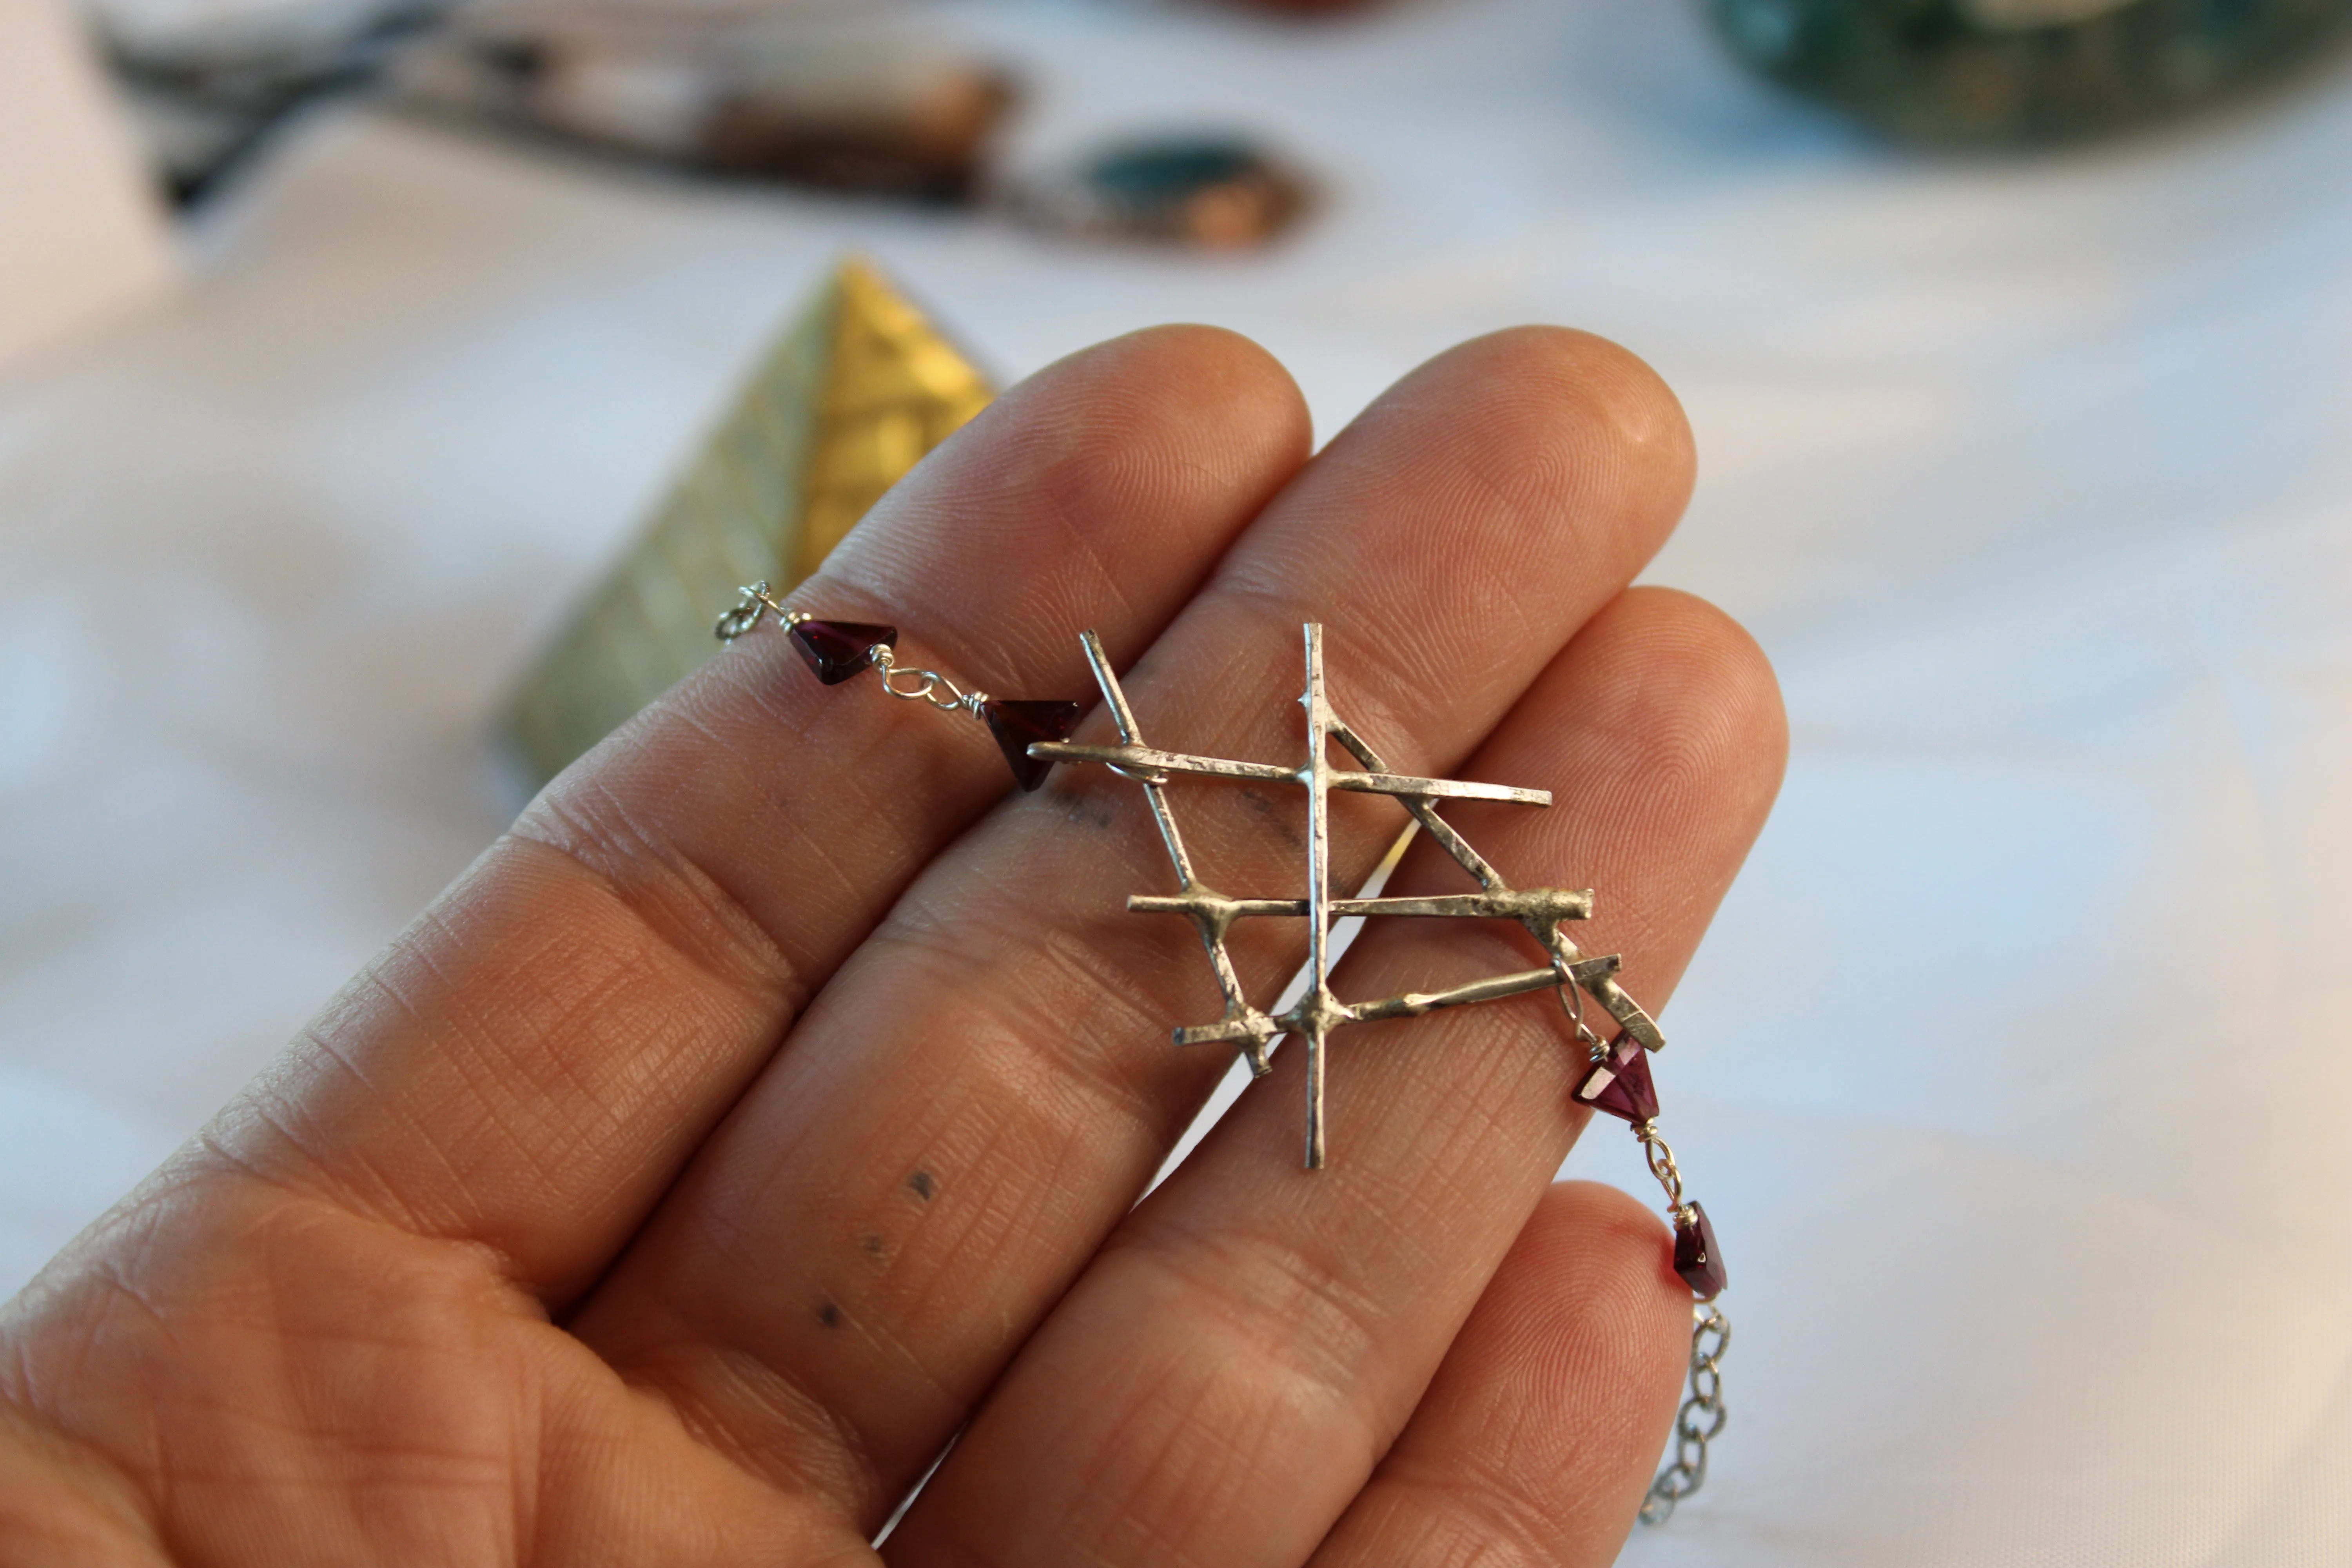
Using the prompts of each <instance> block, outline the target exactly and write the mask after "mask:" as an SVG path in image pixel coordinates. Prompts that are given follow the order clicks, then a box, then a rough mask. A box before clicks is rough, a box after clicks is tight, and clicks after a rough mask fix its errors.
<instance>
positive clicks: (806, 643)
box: [793, 621, 898, 686]
mask: <svg viewBox="0 0 2352 1568" xmlns="http://www.w3.org/2000/svg"><path fill="white" fill-rule="evenodd" d="M897 641H898V627H896V626H875V625H873V624H871V623H869V622H866V621H797V622H795V623H793V647H796V648H798V649H800V650H801V657H802V658H804V659H806V660H808V667H809V668H811V669H814V670H815V671H816V678H817V679H819V680H822V681H824V683H825V684H826V685H827V686H838V685H840V684H841V683H842V682H843V681H845V680H847V679H849V678H850V677H851V676H853V675H856V673H857V672H858V671H859V670H861V669H864V668H866V667H867V666H868V665H870V664H872V663H873V662H874V645H875V644H876V643H885V642H897Z"/></svg>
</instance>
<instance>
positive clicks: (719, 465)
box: [503, 259, 995, 788]
mask: <svg viewBox="0 0 2352 1568" xmlns="http://www.w3.org/2000/svg"><path fill="white" fill-rule="evenodd" d="M994 396H995V391H994V389H993V388H992V386H991V385H990V384H989V383H988V381H987V379H986V378H985V377H983V376H982V374H980V372H979V371H977V370H975V369H974V368H973V367H972V365H971V362H970V361H969V360H967V359H966V358H965V357H964V356H963V354H961V353H959V352H958V351H957V350H956V349H955V347H954V346H953V345H951V344H950V342H948V341H947V339H946V338H945V337H943V336H942V335H941V334H940V331H939V330H938V329H937V328H936V327H934V326H932V325H931V323H930V322H929V321H928V320H927V319H926V318H925V317H924V315H923V313H922V312H921V311H920V310H917V309H916V308H915V307H914V306H913V305H912V304H910V303H908V300H906V298H905V297H904V296H902V295H901V294H899V293H898V290H897V289H893V288H892V287H891V285H890V283H889V282H888V280H887V279H885V278H884V277H883V276H882V275H881V273H879V272H878V271H877V270H876V269H875V268H873V267H872V266H871V265H870V264H868V263H866V262H865V261H861V260H856V259H852V260H849V261H845V262H843V263H842V264H841V265H840V267H839V268H836V269H835V272H834V275H833V277H832V278H831V279H828V280H827V282H826V283H825V284H824V287H823V288H822V289H819V290H818V292H817V294H816V295H815V297H814V299H812V300H810V301H809V303H808V304H807V306H806V307H804V308H803V310H802V311H801V313H800V315H799V316H798V317H797V318H796V319H795V320H794V321H793V324H792V325H791V326H790V327H788V328H787V329H785V331H784V332H783V334H782V336H781V337H780V338H779V339H778V340H777V342H776V344H775V346H774V347H773V348H772V349H771V350H770V351H769V352H768V354H767V355H766V357H765V358H764V359H763V360H762V361H761V363H760V367H759V368H758V369H757V370H756V371H754V372H753V373H752V374H751V379H750V381H749V382H748V383H747V384H745V386H744V387H743V389H742V391H741V392H740V393H739V394H737V395H736V397H735V400H734V401H733V403H731V404H730V405H729V406H728V408H727V411H726V412H725V413H724V414H723V415H722V416H720V417H719V422H718V424H717V426H716V427H715V428H714V429H713V430H712V432H711V434H710V436H709V438H708V439H707V440H705V441H704V442H703V444H702V446H701V447H700V449H699V450H698V452H697V453H696V455H695V456H694V458H693V459H692V460H691V461H690V462H689V463H688V466H687V468H686V470H685V472H684V474H683V475H682V476H681V477H680V478H679V479H678V481H677V484H676V486H675V487H673V488H672V489H671V490H670V492H669V495H668V497H667V499H666V500H664V501H663V502H662V503H661V505H660V506H659V507H658V508H657V509H656V511H655V513H654V516H653V520H652V521H650V522H649V523H648V524H647V525H646V529H645V531H644V532H643V533H642V534H641V535H640V536H639V537H638V540H637V542H636V543H635V546H634V547H633V548H632V549H631V550H630V552H629V553H628V554H627V555H626V556H625V558H624V559H623V560H622V561H621V562H620V563H619V564H618V565H617V566H615V567H614V570H613V571H612V573H611V574H609V575H607V576H606V577H605V579H604V583H603V584H602V585H600V586H599V587H598V588H597V589H596V590H595V591H594V592H593V593H592V594H591V595H589V597H588V599H587V601H586V602H585V603H584V604H583V605H582V606H581V607H580V609H579V610H578V611H577V612H576V613H575V614H574V615H573V616H572V620H571V622H570V624H569V625H568V626H565V627H564V629H563V630H562V633H561V634H559V635H558V636H557V637H556V638H555V640H554V642H553V643H552V644H551V646H550V647H549V648H548V650H547V652H546V653H545V654H544V655H542V656H541V658H540V659H539V661H538V663H537V664H536V665H534V666H533V667H532V668H531V669H530V673H529V674H528V675H526V676H525V677H524V679H523V681H522V684H521V686H520V689H518V690H517V692H516V695H515V697H514V699H513V700H512V701H511V702H510V703H509V706H508V709H507V712H506V719H505V723H504V726H503V728H504V730H505V732H506V735H507V737H508V739H509V742H510V743H511V748H512V750H513V751H514V752H515V753H516V754H517V756H518V757H519V758H520V761H521V763H522V764H523V766H524V768H525V770H526V771H527V773H529V775H530V784H531V785H532V787H534V788H536V787H537V786H539V785H541V784H545V783H546V782H547V781H548V780H549V779H551V778H553V777H554V776H555V775H556V774H557V773H560V772H562V770H563V768H564V767H565V765H566V764H568V763H571V762H572V759H573V758H575V757H577V756H579V755H580V754H581V753H582V752H585V751H587V750H588V748H589V747H591V746H593V745H594V744H595V743H596V742H599V741H601V740H603V739H604V737H605V736H606V735H608V734H610V733H611V732H612V731H614V729H616V728H618V727H619V726H620V725H621V724H622V723H624V722H625V721H627V720H628V718H629V717H630V716H631V715H632V714H634V713H635V712H636V711H637V710H638V709H640V708H642V707H644V706H645V705H646V703H647V702H649V701H651V700H653V699H654V698H656V697H657V696H659V695H660V694H661V693H662V692H663V691H664V690H666V689H668V687H669V686H670V685H671V684H672V683H673V682H675V681H677V679H680V678H681V677H683V676H685V675H687V674H688V673H689V672H691V671H692V670H694V669H695V668H697V667H698V666H699V665H701V664H702V663H703V662H704V661H705V660H706V659H708V658H710V657H711V655H713V654H714V653H716V652H717V651H718V648H719V645H718V644H717V643H714V642H713V641H712V640H711V637H710V606H711V605H713V604H719V603H724V602H726V601H728V600H730V599H732V598H733V597H734V596H735V593H736V588H737V585H738V584H742V583H748V582H753V581H757V580H760V579H765V580H767V581H769V582H771V583H772V584H775V587H776V591H777V592H778V593H779V594H782V593H784V592H787V591H789V590H790V589H791V587H792V586H793V584H796V583H798V582H800V581H801V579H803V577H806V576H807V575H808V574H810V573H812V572H814V571H815V570H816V568H817V566H818V565H819V564H820V563H822V562H823V561H824V558H825V556H826V555H827V554H828V553H830V552H831V551H832V550H833V547H834V546H835V545H836V544H838V543H840V542H841V541H842V538H843V536H845V534H847V533H848V532H849V531H850V529H851V528H853V527H855V526H856V522H857V520H858V519H860V518H862V517H864V516H865V515H866V511H867V510H868V509H870V508H871V507H872V506H873V505H874V503H875V502H876V501H877V500H880V499H881V496H882V492H883V491H885V490H887V489H889V488H890V487H891V486H892V485H894V484H896V483H898V480H899V479H901V478H902V477H904V476H905V474H906V473H907V472H908V470H909V469H910V468H913V467H914V466H915V465H916V464H917V463H919V462H920V461H921V460H922V458H923V456H924V454H926V453H928V452H929V451H930V449H931V448H932V447H936V446H938V445H939V444H940V442H942V441H944V440H946V439H947V438H948V437H950V436H951V435H953V434H954V433H955V432H956V431H957V430H959V429H961V428H962V426H964V424H965V422H966V421H968V420H970V419H971V416H973V415H975V414H978V413H979V412H980V411H981V410H982V408H985V407H986V406H988V404H989V402H990V401H991V400H992V398H993V397H994Z"/></svg>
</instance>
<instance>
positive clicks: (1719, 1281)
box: [1675, 1204, 1723, 1301]
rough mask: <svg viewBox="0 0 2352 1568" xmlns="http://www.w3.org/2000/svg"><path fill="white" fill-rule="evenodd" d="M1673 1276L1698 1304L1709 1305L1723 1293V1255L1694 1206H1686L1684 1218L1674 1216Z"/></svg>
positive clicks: (1702, 1213)
mask: <svg viewBox="0 0 2352 1568" xmlns="http://www.w3.org/2000/svg"><path fill="white" fill-rule="evenodd" d="M1675 1273H1677V1274H1679V1275H1681V1276H1682V1277H1683V1283H1684V1284H1685V1285H1687V1286H1689V1287H1690V1288H1691V1294H1692V1295H1693V1296H1694V1297H1696V1298H1697V1299H1698V1300H1702V1301H1712V1300H1715V1299H1716V1298H1717V1296H1719V1295H1721V1294H1722V1293H1723V1254H1722V1252H1721V1251H1720V1250H1719V1249H1718V1248H1717V1247H1716V1245H1715V1226H1711V1225H1709V1224H1707V1222H1706V1210H1705V1209H1703V1208H1701V1207H1699V1206H1698V1205H1696V1204H1692V1205H1689V1213H1688V1215H1687V1217H1685V1215H1675Z"/></svg>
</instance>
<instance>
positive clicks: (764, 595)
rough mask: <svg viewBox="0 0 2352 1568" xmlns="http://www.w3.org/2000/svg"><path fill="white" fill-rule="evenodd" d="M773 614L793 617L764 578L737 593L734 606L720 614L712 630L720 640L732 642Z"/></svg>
mask: <svg viewBox="0 0 2352 1568" xmlns="http://www.w3.org/2000/svg"><path fill="white" fill-rule="evenodd" d="M771 615H773V616H775V617H776V619H778V620H780V621H789V620H791V619H792V618H793V617H792V616H791V615H790V614H788V613H787V612H786V611H785V609H784V606H783V605H781V604H779V603H778V602H777V601H776V596H775V595H774V594H773V593H772V592H771V591H770V589H769V586H768V584H767V581H766V579H764V578H763V579H761V581H759V582H757V583H751V584H746V585H745V586H744V587H743V588H742V589H741V590H740V592H739V593H738V594H737V595H736V596H735V606H734V608H732V609H730V610H729V611H728V612H727V613H726V614H725V615H723V616H719V619H718V621H717V623H716V624H715V625H713V626H711V628H710V630H711V633H712V635H714V636H715V637H718V638H719V641H720V642H723V643H731V642H733V641H734V640H735V639H736V638H737V637H744V636H746V635H748V634H749V633H751V631H752V630H753V629H754V628H756V627H757V626H759V624H760V623H761V621H762V620H764V619H766V618H767V617H768V616H771Z"/></svg>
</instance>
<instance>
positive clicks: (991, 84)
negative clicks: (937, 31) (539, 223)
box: [388, 5, 1018, 201]
mask: <svg viewBox="0 0 2352 1568" xmlns="http://www.w3.org/2000/svg"><path fill="white" fill-rule="evenodd" d="M388 83H389V85H390V87H391V89H392V90H393V92H394V96H395V98H396V99H398V100H401V101H403V102H405V103H408V104H411V105H414V106H416V107H419V108H423V109H426V110H434V111H436V112H441V113H446V114H453V115H458V116H463V117H468V118H475V119H480V120H485V121H492V122H495V123H497V124H499V125H502V126H506V127H509V128H510V129H516V130H521V131H527V132H535V133H539V134H541V135H546V136H551V137H554V138H558V139H561V140H564V141H569V142H577V143H582V144H584V145H587V146H591V147H594V148H598V149H601V150H604V151H606V152H611V153H624V154H629V155H635V156H638V157H645V158H651V159H657V160H661V161H664V162H668V163H680V164H685V165H688V166H690V167H695V168H699V169H704V170H709V171H714V172H719V173H725V174H743V175H751V176H757V177H762V178H771V179H781V180H789V181H793V182H796V183H799V184H811V185H819V186H824V187H827V188H830V189H835V190H852V191H868V192H878V193H882V194H886V195H900V196H914V197H919V198H922V199H926V200H935V201H953V200H959V199H961V198H962V197H963V196H964V195H966V194H967V193H968V192H969V191H970V190H971V186H972V184H973V182H974V179H975V177H976V176H977V174H978V173H979V171H980V170H981V168H982V164H983V163H985V161H986V159H987V156H988V153H989V151H990V149H991V146H992V142H993V140H994V137H995V134H996V132H997V131H998V129H999V127H1000V126H1001V125H1002V124H1003V121H1004V119H1005V116H1006V114H1007V113H1008V112H1009V111H1010V110H1011V109H1012V108H1013V104H1014V103H1015V101H1016V100H1017V97H1018V94H1017V91H1016V89H1015V86H1014V83H1013V79H1012V77H1011V76H1010V75H1009V74H1008V73H1007V72H1005V71H1003V70H1002V69H1000V68H997V67H995V66H992V65H989V64H986V63H984V62H981V61H977V60H972V59H966V58H955V57H950V56H946V55H940V54H937V53H933V52H930V51H927V50H924V49H921V48H919V47H914V46H911V45H909V44H907V43H904V42H901V41H898V40H896V39H892V38H887V37H873V36H862V37H861V36H859V35H857V34H856V33H855V32H847V33H845V32H843V31H840V30H837V29H830V28H825V27H823V26H807V25H805V24H804V23H796V22H793V21H792V20H791V19H790V18H789V17H782V16H773V15H762V14H760V13H742V12H736V13H715V14H714V13H710V12H705V11H698V10H685V9H680V8H677V7H657V6H650V5H648V6H621V5H561V6H556V5H498V6H493V7H489V8H486V9H483V10H479V11H469V12H466V13H463V14H461V15H459V16H457V17H456V18H455V19H454V20H453V21H452V22H451V23H450V25H449V26H446V28H444V29H443V30H442V31H441V32H439V33H438V34H437V35H436V36H435V37H431V38H429V39H426V40H424V41H421V42H420V43H418V44H417V45H415V47H411V48H410V49H408V50H405V51H404V52H403V54H402V55H401V56H400V57H399V58H398V59H397V60H396V61H395V62H394V65H393V68H392V69H391V71H390V74H389V77H388Z"/></svg>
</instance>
